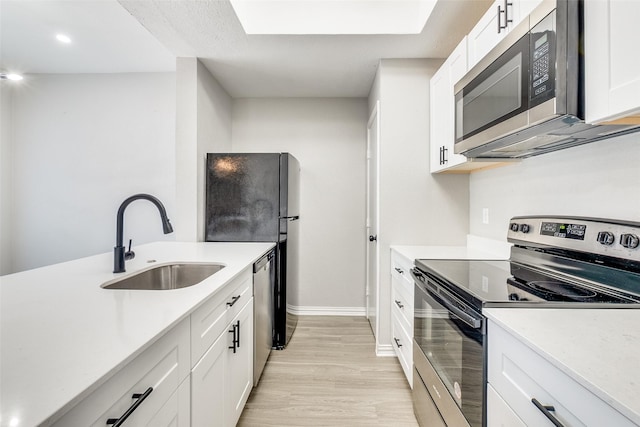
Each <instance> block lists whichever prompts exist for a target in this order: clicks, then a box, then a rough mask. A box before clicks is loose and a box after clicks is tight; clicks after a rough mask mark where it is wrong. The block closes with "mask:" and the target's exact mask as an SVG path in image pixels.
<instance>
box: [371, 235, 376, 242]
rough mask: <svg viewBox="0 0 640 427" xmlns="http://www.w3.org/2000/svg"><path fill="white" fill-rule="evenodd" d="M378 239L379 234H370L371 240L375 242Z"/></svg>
mask: <svg viewBox="0 0 640 427" xmlns="http://www.w3.org/2000/svg"><path fill="white" fill-rule="evenodd" d="M376 240H378V236H369V241H370V242H375V241H376Z"/></svg>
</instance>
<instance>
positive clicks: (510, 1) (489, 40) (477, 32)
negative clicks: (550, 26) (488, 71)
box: [467, 0, 542, 69]
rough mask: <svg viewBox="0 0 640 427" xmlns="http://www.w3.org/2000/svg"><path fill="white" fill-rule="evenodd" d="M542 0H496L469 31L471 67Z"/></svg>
mask: <svg viewBox="0 0 640 427" xmlns="http://www.w3.org/2000/svg"><path fill="white" fill-rule="evenodd" d="M540 3H542V0H496V1H495V2H494V3H493V4H492V5H491V6H490V7H489V9H488V10H487V12H486V13H485V14H484V15H483V16H482V18H480V20H479V21H478V23H477V24H476V26H475V27H473V29H472V30H471V31H470V32H469V35H468V36H467V37H468V39H469V40H468V43H469V46H468V49H469V50H468V60H469V69H471V68H473V66H474V65H476V64H477V63H478V62H479V61H480V60H481V59H482V58H483V57H484V56H485V55H486V54H487V53H488V52H489V51H490V50H491V49H493V48H494V47H495V46H496V45H497V44H498V43H499V42H500V40H502V39H503V38H504V37H505V36H506V35H507V34H508V33H509V31H510V30H511V29H512V28H514V27H515V26H516V25H518V24H519V23H520V22H522V20H523V19H525V18H526V17H527V15H529V13H530V12H531V11H532V10H533V9H535V7H536V6H537V5H538V4H540Z"/></svg>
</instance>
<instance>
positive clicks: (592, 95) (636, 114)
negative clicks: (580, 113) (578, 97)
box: [584, 0, 640, 124]
mask: <svg viewBox="0 0 640 427" xmlns="http://www.w3.org/2000/svg"><path fill="white" fill-rule="evenodd" d="M584 20H585V25H584V28H585V30H584V44H585V46H584V49H585V55H584V58H585V92H586V99H585V101H586V107H585V108H586V111H585V113H586V121H587V122H588V123H603V122H609V121H615V120H620V119H624V120H620V121H618V122H617V123H620V124H625V123H628V124H638V123H640V56H639V55H638V54H637V53H636V50H637V47H636V45H637V40H639V39H640V26H638V22H640V2H637V1H628V0H599V1H586V2H584Z"/></svg>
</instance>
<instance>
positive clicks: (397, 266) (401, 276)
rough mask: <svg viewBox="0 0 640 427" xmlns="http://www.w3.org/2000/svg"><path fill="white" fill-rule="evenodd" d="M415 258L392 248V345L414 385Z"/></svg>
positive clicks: (406, 374) (410, 382) (408, 379)
mask: <svg viewBox="0 0 640 427" xmlns="http://www.w3.org/2000/svg"><path fill="white" fill-rule="evenodd" d="M412 267H413V260H410V259H407V258H405V257H404V256H402V254H400V253H399V252H397V251H395V250H394V249H391V298H392V301H391V333H392V340H393V342H392V343H391V345H392V346H393V349H394V351H395V353H396V356H398V360H399V361H400V365H401V366H402V370H403V371H404V374H405V376H406V377H407V381H409V385H410V386H411V387H413V279H412V278H411V273H410V270H411V268H412Z"/></svg>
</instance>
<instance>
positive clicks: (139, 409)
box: [54, 319, 190, 427]
mask: <svg viewBox="0 0 640 427" xmlns="http://www.w3.org/2000/svg"><path fill="white" fill-rule="evenodd" d="M189 362H190V361H189V319H186V320H184V321H182V322H181V323H180V324H179V325H178V326H176V327H175V328H173V329H172V330H171V331H170V332H168V333H167V334H165V335H164V336H163V337H162V338H160V339H159V340H158V341H157V342H156V343H154V344H153V345H152V346H151V347H149V348H148V349H147V350H145V351H144V352H143V353H142V354H140V355H139V356H138V357H136V358H135V359H134V360H133V361H132V362H130V363H129V364H127V365H126V366H125V367H124V368H123V369H122V370H120V371H119V372H118V373H117V374H115V375H114V376H113V377H111V378H110V379H109V380H108V381H107V382H106V383H104V384H103V385H102V386H100V387H99V388H98V389H97V390H96V391H94V392H93V393H92V394H90V395H89V396H88V397H86V398H85V399H84V400H83V401H82V402H80V404H78V405H76V406H75V407H74V408H73V409H71V410H70V411H69V412H67V413H66V414H65V415H63V417H62V418H61V419H60V420H58V421H57V422H56V423H55V424H54V426H56V427H68V426H96V427H98V426H100V427H104V426H108V425H110V424H113V422H112V423H110V424H109V423H108V420H110V419H111V420H117V419H119V418H120V417H122V415H123V414H125V413H126V412H127V411H128V410H129V408H132V407H133V406H134V405H135V410H134V411H133V412H132V413H131V415H129V416H128V417H127V419H126V424H125V425H126V426H127V427H136V426H154V427H156V426H158V427H162V426H178V427H188V426H189V425H190V418H189V389H190V388H189V368H190V363H189ZM145 392H146V393H145ZM114 422H115V421H114Z"/></svg>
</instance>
